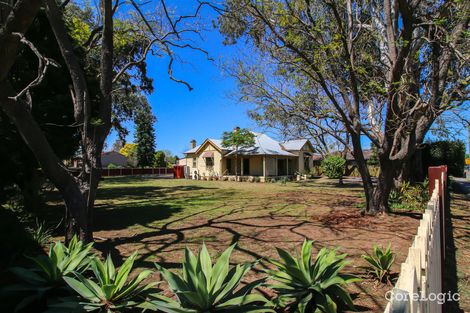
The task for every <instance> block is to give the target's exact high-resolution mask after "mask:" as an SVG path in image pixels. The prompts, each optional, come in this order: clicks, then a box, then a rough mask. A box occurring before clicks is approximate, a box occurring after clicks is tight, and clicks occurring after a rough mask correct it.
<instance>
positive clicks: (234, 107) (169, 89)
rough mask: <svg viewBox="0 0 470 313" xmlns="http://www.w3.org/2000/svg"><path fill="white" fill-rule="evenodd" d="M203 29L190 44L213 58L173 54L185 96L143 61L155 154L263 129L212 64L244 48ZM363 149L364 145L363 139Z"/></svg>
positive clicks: (208, 15)
mask: <svg viewBox="0 0 470 313" xmlns="http://www.w3.org/2000/svg"><path fill="white" fill-rule="evenodd" d="M188 2H192V3H193V4H194V3H195V1H188V0H175V1H172V4H173V5H178V4H179V5H180V6H179V7H176V10H177V11H178V13H181V14H187V13H188V12H192V11H193V9H194V6H191V5H188ZM182 11H185V12H182ZM201 16H204V18H205V20H204V21H203V22H205V24H206V25H210V24H211V23H210V22H211V20H212V19H215V17H216V15H215V13H214V11H212V10H211V9H209V8H205V9H203V10H202V11H201ZM207 27H209V28H210V29H209V30H207V31H204V32H203V33H202V35H203V40H197V41H196V43H195V44H196V45H197V46H199V47H202V48H204V49H205V50H206V51H208V52H209V55H210V57H211V58H213V59H214V60H208V59H207V58H206V56H205V55H204V54H203V53H201V52H198V51H194V50H191V49H179V50H177V53H178V56H179V58H180V61H175V63H174V66H173V76H175V77H176V78H178V79H183V80H185V81H187V82H188V83H189V84H191V86H192V87H193V88H194V90H193V91H191V92H190V91H189V90H188V88H187V87H186V86H185V85H183V84H179V83H176V82H174V81H172V80H170V79H169V77H168V74H167V67H168V58H158V57H155V56H149V58H148V59H147V63H148V74H149V76H150V77H151V78H153V79H154V88H155V90H154V92H153V93H152V94H151V95H149V96H148V100H149V102H150V104H151V106H152V111H153V114H154V115H155V116H156V118H157V122H156V123H155V125H154V128H155V133H156V148H157V149H158V150H170V151H171V152H172V153H173V154H176V155H178V156H182V155H183V152H184V151H185V150H187V149H188V148H189V141H190V140H191V139H195V140H196V141H197V142H198V143H201V142H202V141H203V140H204V139H205V138H220V137H221V135H222V132H224V131H227V130H231V129H233V128H234V127H235V126H240V127H247V128H250V129H252V130H255V131H263V130H260V129H258V128H257V126H256V124H255V122H253V121H251V120H250V119H249V118H248V116H247V110H248V109H250V106H249V105H248V104H241V103H238V102H237V101H236V100H235V99H234V97H233V94H234V93H236V90H237V84H236V81H235V79H234V78H233V77H229V76H227V75H224V74H223V73H222V70H221V69H220V67H219V66H218V65H219V64H220V63H222V62H227V61H230V60H231V59H232V57H233V56H237V55H238V54H239V53H242V52H243V53H246V51H248V52H249V49H247V48H246V47H245V46H244V45H243V43H240V42H239V43H238V44H237V45H236V46H225V45H223V43H222V42H223V37H222V36H221V35H220V34H219V32H218V31H217V30H216V29H213V28H211V27H210V26H207ZM231 95H232V96H231ZM467 113H468V112H467ZM464 114H465V113H464ZM126 126H127V128H128V130H129V135H128V136H127V138H126V139H127V142H133V141H134V125H133V123H132V122H129V123H127V124H126ZM264 131H265V130H264ZM268 133H269V132H268ZM271 135H273V134H272V133H271ZM466 135H467V134H466V133H465V134H464V133H462V134H458V137H459V138H461V139H463V140H465V141H467V138H466ZM274 137H275V136H274ZM430 137H433V136H432V135H431V134H428V138H430ZM116 138H117V135H116V133H115V132H112V133H111V134H110V135H109V136H108V139H107V147H108V149H110V148H111V146H112V144H113V142H114V141H115V140H116ZM363 145H364V147H369V145H370V143H369V141H368V140H367V139H366V138H364V142H363Z"/></svg>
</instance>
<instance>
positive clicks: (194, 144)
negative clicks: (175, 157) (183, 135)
mask: <svg viewBox="0 0 470 313" xmlns="http://www.w3.org/2000/svg"><path fill="white" fill-rule="evenodd" d="M190 143H191V149H194V148H196V140H194V139H193V140H191V141H190Z"/></svg>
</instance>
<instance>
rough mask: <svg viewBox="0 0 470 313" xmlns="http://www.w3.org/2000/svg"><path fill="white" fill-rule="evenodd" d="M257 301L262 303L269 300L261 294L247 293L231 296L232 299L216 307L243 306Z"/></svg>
mask: <svg viewBox="0 0 470 313" xmlns="http://www.w3.org/2000/svg"><path fill="white" fill-rule="evenodd" d="M255 302H260V303H267V302H269V300H267V299H266V298H265V297H263V296H262V295H260V294H254V293H253V294H247V295H243V296H239V297H235V298H231V299H230V300H227V301H225V302H223V303H220V304H218V305H217V306H216V307H217V308H219V309H220V308H224V307H230V306H238V307H239V306H243V305H247V304H251V303H255Z"/></svg>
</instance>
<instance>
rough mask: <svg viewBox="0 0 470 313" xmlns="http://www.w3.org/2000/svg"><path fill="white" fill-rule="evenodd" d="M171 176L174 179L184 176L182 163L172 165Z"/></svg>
mask: <svg viewBox="0 0 470 313" xmlns="http://www.w3.org/2000/svg"><path fill="white" fill-rule="evenodd" d="M173 177H174V178H176V179H180V178H184V165H174V166H173Z"/></svg>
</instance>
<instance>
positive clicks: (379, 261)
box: [362, 244, 395, 282]
mask: <svg viewBox="0 0 470 313" xmlns="http://www.w3.org/2000/svg"><path fill="white" fill-rule="evenodd" d="M362 258H363V259H364V260H365V261H366V262H367V263H369V265H370V266H371V268H372V269H371V271H370V272H371V273H372V274H373V275H374V276H375V277H376V278H377V279H378V280H379V281H380V282H390V270H391V268H392V265H393V262H394V261H395V254H394V253H393V252H392V249H391V245H390V244H389V245H388V247H387V249H386V250H385V251H384V249H383V248H382V247H378V246H374V248H373V250H372V254H366V255H363V256H362Z"/></svg>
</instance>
